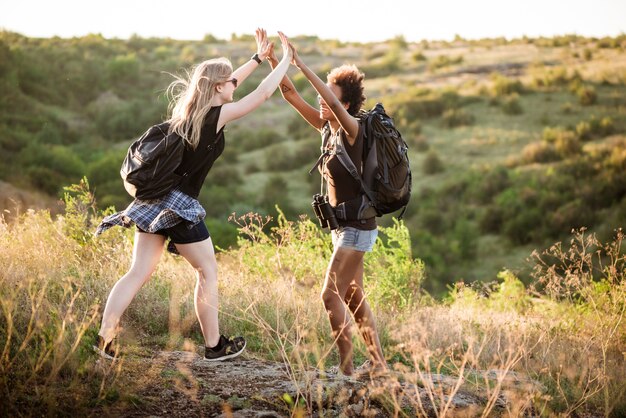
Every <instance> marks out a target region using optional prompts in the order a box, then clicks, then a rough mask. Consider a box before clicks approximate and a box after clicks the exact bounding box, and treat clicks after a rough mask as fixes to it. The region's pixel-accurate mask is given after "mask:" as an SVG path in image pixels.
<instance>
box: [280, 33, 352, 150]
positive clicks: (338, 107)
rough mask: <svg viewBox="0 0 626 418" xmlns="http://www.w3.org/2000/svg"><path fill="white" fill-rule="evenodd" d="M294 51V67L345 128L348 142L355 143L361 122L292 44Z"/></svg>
mask: <svg viewBox="0 0 626 418" xmlns="http://www.w3.org/2000/svg"><path fill="white" fill-rule="evenodd" d="M290 46H291V47H292V49H293V63H294V65H295V66H296V67H297V68H298V69H299V70H300V71H302V74H304V76H305V77H306V78H307V80H309V83H311V85H312V86H313V88H314V89H315V90H316V91H317V93H318V94H319V95H320V96H321V97H322V99H324V101H325V102H326V104H327V105H328V107H329V109H330V111H331V112H333V114H334V115H335V118H336V119H337V121H338V122H339V124H340V125H341V127H342V128H343V130H344V131H345V132H346V134H347V135H348V140H351V141H350V142H352V141H354V138H356V137H357V135H358V133H359V122H358V120H357V119H356V118H355V117H354V116H352V115H351V114H350V113H348V110H347V109H346V108H345V107H344V104H343V103H341V101H340V100H339V99H338V98H337V96H335V94H334V93H333V92H332V90H331V89H330V87H328V86H327V85H326V83H324V82H323V81H322V79H320V78H319V77H318V76H317V74H315V73H314V72H313V71H312V70H311V69H310V68H309V67H308V66H307V65H306V64H305V63H304V62H303V61H302V58H300V56H299V55H298V52H297V51H296V49H295V48H294V47H293V46H292V45H291V44H290Z"/></svg>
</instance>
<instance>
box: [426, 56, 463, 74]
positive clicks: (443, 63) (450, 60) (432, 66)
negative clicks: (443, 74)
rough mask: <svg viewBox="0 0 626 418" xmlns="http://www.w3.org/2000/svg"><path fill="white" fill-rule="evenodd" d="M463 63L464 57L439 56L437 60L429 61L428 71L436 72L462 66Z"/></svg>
mask: <svg viewBox="0 0 626 418" xmlns="http://www.w3.org/2000/svg"><path fill="white" fill-rule="evenodd" d="M462 62H463V56H462V55H459V56H456V57H449V56H447V55H437V56H436V57H435V58H433V59H431V60H429V61H428V69H429V70H430V71H436V70H439V69H441V68H445V67H450V66H452V65H457V64H461V63H462Z"/></svg>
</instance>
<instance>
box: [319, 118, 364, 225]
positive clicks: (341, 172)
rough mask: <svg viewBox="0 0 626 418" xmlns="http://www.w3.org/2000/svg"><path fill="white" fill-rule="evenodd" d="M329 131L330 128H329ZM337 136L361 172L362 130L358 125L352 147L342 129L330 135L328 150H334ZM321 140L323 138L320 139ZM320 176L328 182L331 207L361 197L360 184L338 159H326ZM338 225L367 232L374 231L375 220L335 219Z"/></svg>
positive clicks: (331, 157)
mask: <svg viewBox="0 0 626 418" xmlns="http://www.w3.org/2000/svg"><path fill="white" fill-rule="evenodd" d="M329 129H330V127H329ZM337 135H341V139H342V142H343V145H344V147H345V149H346V152H347V153H348V155H349V156H350V159H351V160H352V162H353V163H354V166H355V167H357V168H358V169H359V170H361V169H362V168H361V166H362V162H363V142H364V139H363V129H362V128H361V124H360V123H359V133H358V134H357V137H356V140H355V142H354V145H350V143H349V142H348V139H347V138H346V135H345V132H344V130H343V129H341V128H340V129H339V130H338V131H337V132H335V134H334V135H333V134H331V136H330V137H329V138H328V141H329V143H328V144H327V145H328V147H329V148H330V149H334V148H335V147H336V143H337V138H336V136H337ZM322 140H323V138H322ZM321 171H322V175H323V176H324V177H325V179H326V181H327V182H328V200H329V202H330V204H331V206H337V205H338V204H340V203H343V202H347V201H349V200H352V199H354V198H357V197H359V196H360V195H361V193H362V192H361V182H359V181H358V180H357V179H355V178H354V177H352V176H351V175H350V172H349V171H348V170H346V168H345V167H344V166H343V164H341V162H339V158H337V156H336V155H334V154H332V153H331V155H330V156H329V157H326V159H325V160H324V164H323V166H322V169H321ZM337 221H338V223H339V225H341V226H350V227H352V228H356V229H360V230H364V231H369V230H372V229H376V218H369V219H362V220H358V221H347V220H342V219H337Z"/></svg>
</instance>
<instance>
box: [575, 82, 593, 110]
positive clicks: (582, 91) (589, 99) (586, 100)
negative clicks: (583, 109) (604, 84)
mask: <svg viewBox="0 0 626 418" xmlns="http://www.w3.org/2000/svg"><path fill="white" fill-rule="evenodd" d="M576 97H578V103H580V104H581V105H583V106H591V105H594V104H596V102H597V101H598V94H597V93H596V89H594V88H593V87H591V86H581V87H579V88H578V89H576Z"/></svg>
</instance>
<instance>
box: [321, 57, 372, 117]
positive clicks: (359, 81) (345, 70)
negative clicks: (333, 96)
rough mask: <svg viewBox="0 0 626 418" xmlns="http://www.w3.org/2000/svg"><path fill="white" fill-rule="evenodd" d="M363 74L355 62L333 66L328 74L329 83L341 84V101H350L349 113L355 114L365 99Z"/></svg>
mask: <svg viewBox="0 0 626 418" xmlns="http://www.w3.org/2000/svg"><path fill="white" fill-rule="evenodd" d="M364 79H365V74H363V73H362V72H361V71H359V69H358V68H357V67H356V65H354V64H350V65H348V64H346V65H342V66H340V67H337V68H333V69H332V70H331V71H330V73H328V75H327V76H326V80H328V82H329V83H332V84H335V85H337V86H339V88H340V89H341V101H342V102H344V103H348V104H349V107H348V113H349V114H351V115H352V116H355V115H356V114H357V113H358V112H359V110H361V105H362V104H363V102H364V101H365V96H364V95H363V80H364Z"/></svg>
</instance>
